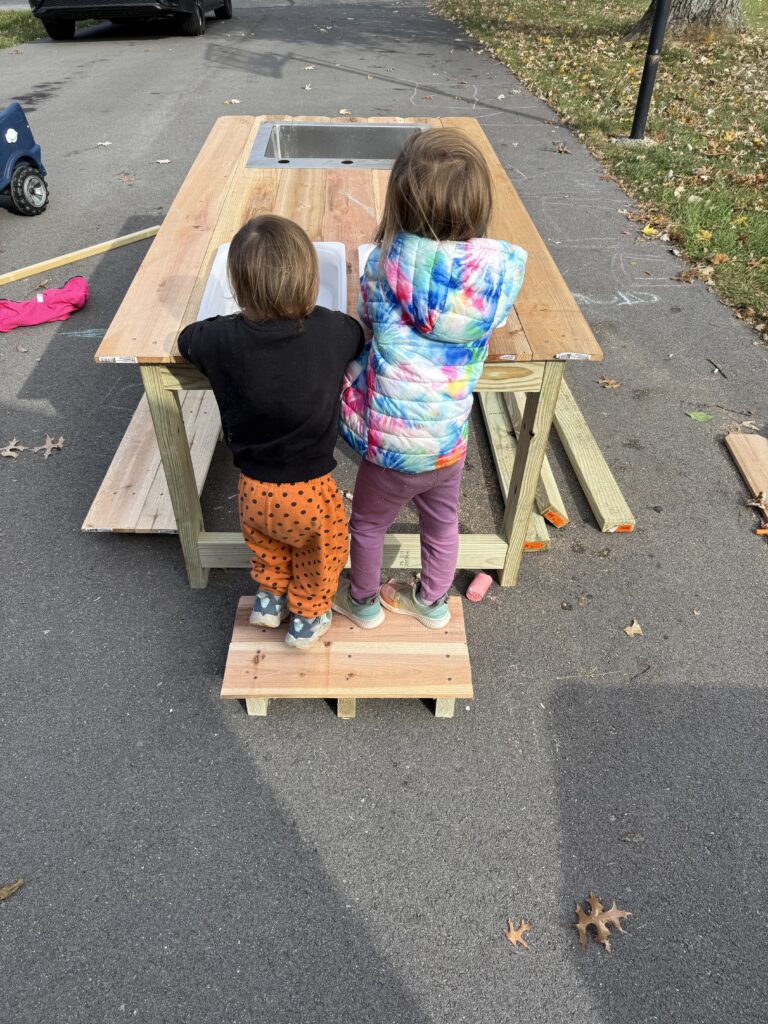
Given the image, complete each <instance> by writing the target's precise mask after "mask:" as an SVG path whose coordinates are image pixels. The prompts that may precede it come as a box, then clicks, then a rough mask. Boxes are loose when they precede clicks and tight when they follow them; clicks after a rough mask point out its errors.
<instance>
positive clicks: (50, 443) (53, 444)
mask: <svg viewBox="0 0 768 1024" xmlns="http://www.w3.org/2000/svg"><path fill="white" fill-rule="evenodd" d="M63 447H64V438H63V437H60V438H59V440H58V441H54V440H53V438H52V437H51V435H50V434H46V435H45V443H44V444H41V445H38V446H37V448H33V449H32V451H33V452H45V454H44V455H43V458H44V459H47V458H49V457H50V454H51V452H54V451H56V452H60V451H61V449H62V448H63Z"/></svg>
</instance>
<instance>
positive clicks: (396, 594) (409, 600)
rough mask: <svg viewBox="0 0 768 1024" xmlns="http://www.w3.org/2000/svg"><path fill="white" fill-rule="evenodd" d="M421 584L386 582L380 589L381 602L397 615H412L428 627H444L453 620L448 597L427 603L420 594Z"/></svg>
mask: <svg viewBox="0 0 768 1024" xmlns="http://www.w3.org/2000/svg"><path fill="white" fill-rule="evenodd" d="M418 589H419V584H418V583H414V584H413V586H408V584H407V583H385V584H384V585H383V586H382V588H381V589H380V590H379V594H380V595H381V603H382V604H383V605H384V607H385V608H386V609H387V610H388V611H390V612H394V613H395V614H396V615H411V616H413V618H414V619H418V620H419V622H420V623H421V624H422V626H426V627H427V629H442V628H443V627H444V626H447V625H448V623H449V622H450V621H451V612H450V609H449V608H448V598H447V596H446V597H441V598H440V600H439V601H435V603H434V604H425V603H424V602H423V601H422V600H421V599H420V598H419V594H418Z"/></svg>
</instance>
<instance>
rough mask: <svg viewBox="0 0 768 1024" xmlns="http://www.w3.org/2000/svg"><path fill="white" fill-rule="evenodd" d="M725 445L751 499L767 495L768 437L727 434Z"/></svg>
mask: <svg viewBox="0 0 768 1024" xmlns="http://www.w3.org/2000/svg"><path fill="white" fill-rule="evenodd" d="M725 444H726V446H727V448H728V451H729V452H730V453H731V456H732V457H733V461H734V462H735V463H736V465H737V466H738V467H739V472H740V473H741V475H742V476H743V477H744V480H745V481H746V484H747V487H749V489H750V491H751V492H752V497H753V498H757V497H758V495H759V494H760V493H761V492H763V491H765V493H766V494H768V437H762V436H761V435H760V434H728V435H727V436H726V438H725Z"/></svg>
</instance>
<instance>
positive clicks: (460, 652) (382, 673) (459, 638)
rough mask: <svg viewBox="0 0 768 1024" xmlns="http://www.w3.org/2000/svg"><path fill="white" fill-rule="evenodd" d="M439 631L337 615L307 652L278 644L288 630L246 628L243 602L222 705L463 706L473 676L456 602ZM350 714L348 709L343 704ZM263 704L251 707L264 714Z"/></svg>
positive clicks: (407, 621) (398, 619)
mask: <svg viewBox="0 0 768 1024" xmlns="http://www.w3.org/2000/svg"><path fill="white" fill-rule="evenodd" d="M449 607H450V609H451V621H450V622H449V623H448V625H447V626H446V627H445V629H426V628H425V627H424V626H422V625H420V624H419V623H418V622H417V621H416V620H415V619H412V618H410V617H408V616H406V615H393V614H391V613H387V616H386V619H385V621H384V623H383V624H382V625H381V626H379V627H378V628H377V629H374V630H365V629H359V628H358V627H357V626H355V625H354V624H353V623H351V622H350V621H349V619H346V618H344V617H343V616H342V615H337V614H335V615H334V617H333V623H332V624H331V628H330V629H329V631H328V632H327V633H326V634H325V636H324V637H322V639H320V640H319V641H318V642H317V645H316V646H315V647H314V648H312V649H311V650H309V651H297V650H295V649H294V648H291V647H288V645H287V644H286V643H285V641H284V636H285V630H286V627H285V626H283V627H281V628H280V629H266V628H264V627H263V626H251V625H249V623H248V618H249V615H250V612H251V609H252V608H253V597H252V596H251V597H241V598H240V601H239V603H238V606H237V615H236V618H235V627H234V630H233V633H232V642H231V643H230V645H229V654H228V657H227V664H226V668H225V670H224V680H223V683H222V686H221V696H222V698H225V699H226V698H243V697H244V698H246V700H248V701H265V700H270V699H273V698H287V697H291V698H308V697H313V698H318V697H320V698H326V699H337V700H342V701H350V700H352V701H353V700H355V699H356V698H358V697H364V698H373V697H377V698H385V699H389V698H400V697H410V698H434V699H435V700H443V701H445V700H449V701H451V700H454V699H455V698H457V697H460V698H462V699H466V698H469V697H471V696H472V674H471V670H470V665H469V653H468V651H467V639H466V635H465V632H464V613H463V608H462V604H461V600H460V598H457V597H452V598H450V599H449ZM346 709H347V711H349V710H350V709H351V711H352V714H354V705H351V706H350V705H349V704H347V705H346ZM265 710H266V705H254V706H253V707H252V708H251V712H252V713H253V714H263V713H264V712H265Z"/></svg>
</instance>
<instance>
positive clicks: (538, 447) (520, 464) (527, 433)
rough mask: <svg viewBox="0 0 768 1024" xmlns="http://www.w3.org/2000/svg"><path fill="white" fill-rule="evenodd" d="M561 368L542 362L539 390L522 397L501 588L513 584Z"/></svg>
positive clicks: (557, 365)
mask: <svg viewBox="0 0 768 1024" xmlns="http://www.w3.org/2000/svg"><path fill="white" fill-rule="evenodd" d="M564 370H565V365H564V364H563V363H557V362H550V363H546V364H545V366H544V373H543V375H542V380H541V390H540V391H532V392H528V394H527V396H526V401H525V412H524V413H523V424H522V427H521V429H520V436H519V438H518V440H517V453H516V455H515V464H514V467H513V469H512V479H511V480H510V482H509V494H508V495H507V507H506V509H505V512H504V536H505V537H506V538H507V555H506V558H505V559H504V568H503V569H502V570H501V573H500V575H499V582H500V583H501V585H502V587H513V586H514V585H515V583H517V574H518V572H519V571H520V561H521V559H522V557H523V545H524V544H525V537H526V534H527V532H528V520H529V519H530V517H531V510H532V508H533V503H534V500H535V498H536V487H537V486H538V483H539V477H540V476H541V467H542V465H543V463H544V455H545V454H546V451H547V442H548V441H549V431H550V428H551V427H552V420H553V418H554V415H555V406H556V405H557V397H558V395H559V394H560V384H561V383H562V380H563V372H564Z"/></svg>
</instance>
